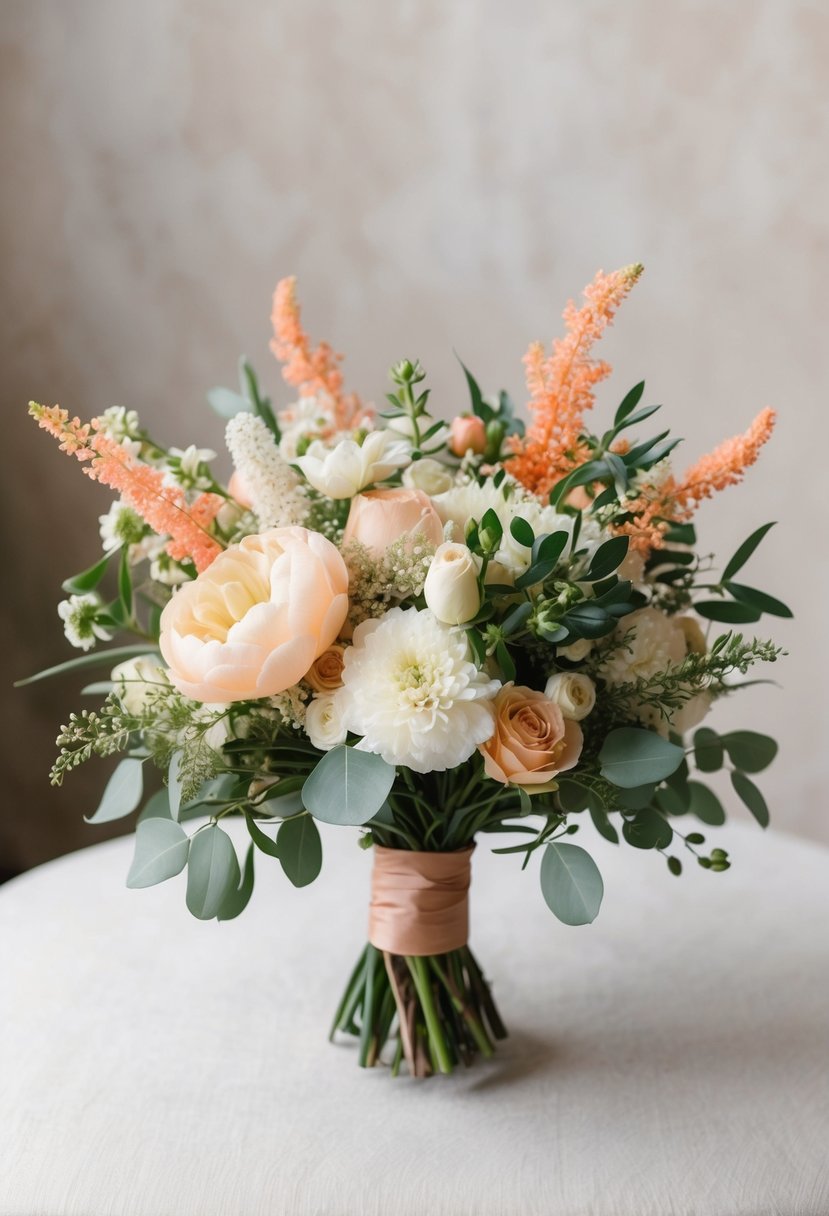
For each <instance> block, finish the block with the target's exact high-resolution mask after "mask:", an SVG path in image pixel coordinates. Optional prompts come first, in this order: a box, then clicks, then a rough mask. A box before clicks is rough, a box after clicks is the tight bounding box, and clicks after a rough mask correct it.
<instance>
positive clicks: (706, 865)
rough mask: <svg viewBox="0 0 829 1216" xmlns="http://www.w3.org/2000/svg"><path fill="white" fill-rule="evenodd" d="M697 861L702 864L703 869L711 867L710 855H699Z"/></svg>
mask: <svg viewBox="0 0 829 1216" xmlns="http://www.w3.org/2000/svg"><path fill="white" fill-rule="evenodd" d="M697 861H698V862H699V864H700V865H701V866H702V868H703V870H710V869H711V860H710V858H708V857H698V858H697Z"/></svg>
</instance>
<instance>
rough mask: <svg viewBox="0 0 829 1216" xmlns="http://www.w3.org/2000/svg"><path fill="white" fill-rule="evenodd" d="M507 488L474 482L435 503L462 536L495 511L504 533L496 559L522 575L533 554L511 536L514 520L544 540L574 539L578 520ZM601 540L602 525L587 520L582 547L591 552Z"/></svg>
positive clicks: (584, 524)
mask: <svg viewBox="0 0 829 1216" xmlns="http://www.w3.org/2000/svg"><path fill="white" fill-rule="evenodd" d="M505 484H507V483H503V482H502V484H501V486H496V485H495V484H494V483H493V481H492V480H491V479H488V480H487V481H485V482H484V483H483V485H479V484H478V483H477V482H476V481H470V482H468V483H467V484H466V485H462V486H455V487H454V488H453V489H451V490H447V491H446V492H445V493H443V494H436V495H435V496H434V497H433V499H432V501H433V503H434V504H435V509H436V510H437V513H438V515H439V516H440V517H441V519H442V520H443V522H444V523H448V522H449V521H451V522H452V523H453V524H454V525H455V527H456V529H457V533H456V534H457V535H459V536H463V535H464V529H465V528H466V525H467V523H468V522H469V520H470V519H475V520H477V521H478V522H479V523H480V521H481V519H482V518H483V516H484V514H485V513H486V512H487V511H488V510H490V509H492V510H493V511H494V512H495V514H496V515H497V516H498V518H499V520H500V521H501V527H502V528H503V530H504V534H503V537H502V540H501V548H500V549H499V550H498V553H497V555H496V556H497V558H498V561H500V562H502V563H503V565H505V566H507V567H508V569H510V570H511V571H512V572H513V573H515V574H520V573H521V572H522V571H524V570H526V569H527V567H528V566H529V564H530V550H529V549H526V548H525V547H524V546H523V545H520V544H519V543H518V541H517V540H515V539H514V538H513V535H512V533H511V532H510V523H511V522H512V520H513V519H516V518H517V517H519V516H520V518H521V519H525V520H526V521H527V523H528V524H529V525H530V527H531V528H532V530H533V532H534V533H535V535H536V536H544V535H546V534H547V533H550V532H566V533H567V534H568V536H570V535H572V532H573V523H574V517H573V516H572V515H560V514H559V513H558V511H556V509H555V508H554V507H551V506H545V505H544V504H543V503H541V502H539V501H538V499H537V498H535V497H533V496H532V495H528V494H525V493H523V492H522V491H521V490H520V489H518V488H517V487H515V486H513V489H512V493H511V494H510V495H509V496H508V497H507V495H505V494H504V492H503V486H504V485H505ZM600 539H601V533H600V530H599V528H598V525H597V524H595V523H594V521H593V520H591V519H589V518H583V523H582V530H581V534H580V540H579V544H580V546H581V545H584V546H585V547H588V548H589V547H590V546H591V545H593V544H594V543H596V542H597V541H599V540H600Z"/></svg>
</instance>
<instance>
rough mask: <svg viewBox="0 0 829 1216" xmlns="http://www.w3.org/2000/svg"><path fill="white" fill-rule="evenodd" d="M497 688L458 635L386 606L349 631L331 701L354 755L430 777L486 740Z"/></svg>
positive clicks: (426, 615)
mask: <svg viewBox="0 0 829 1216" xmlns="http://www.w3.org/2000/svg"><path fill="white" fill-rule="evenodd" d="M499 688H500V683H499V681H498V680H491V679H490V678H489V676H487V675H486V674H485V673H484V672H481V671H479V670H478V668H477V667H476V666H475V664H474V663H473V662H472V660H471V655H470V651H469V643H468V642H467V640H466V635H465V634H464V633H463V632H461V631H459V630H454V629H449V628H447V626H445V625H441V623H440V622H439V621H438V620H437V619H436V618H435V616H434V615H433V614H432V613H431V612H429V611H428V610H425V611H422V612H418V611H417V610H416V609H414V608H410V609H403V608H392V609H391V611H389V612H387V613H386V615H385V616H383V617H381V618H380V619H379V620H370V621H364V622H363V623H362V625H358V626H357V628H356V629H355V630H354V644H353V645H352V646H349V647H348V648H347V650H346V652H345V667H344V669H343V686H342V688H340V689H338V690H337V692H336V693H335V694H334V696H335V699H336V701H337V703H338V706H339V708H340V710H341V715H342V717H341V720H342V723H343V726H344V727H345V728H346V729H347V730H350V731H353V732H354V734H356V735H362V736H363V738H362V739H361V741H360V742H359V743H358V744H357V746H358V748H360V750H361V751H366V752H375V753H376V754H377V755H380V756H382V757H383V759H384V760H385V761H387V762H388V763H389V764H404V765H406V767H407V768H410V769H412V771H413V772H415V773H431V772H435V771H437V772H443V771H444V770H445V769H449V768H455V767H456V766H457V765H458V764H462V763H463V762H464V760H468V759H469V757H470V756H471V755H472V753H473V752H474V751H475V748H476V747H477V746H478V744H479V743H485V742H486V740H487V739H488V738H489V737H490V736H491V734H492V730H493V719H492V711H491V709H490V707H489V704H488V702H489V701H490V700H491V699H492V698H493V697H494V696H495V694H496V692H497V691H498V689H499Z"/></svg>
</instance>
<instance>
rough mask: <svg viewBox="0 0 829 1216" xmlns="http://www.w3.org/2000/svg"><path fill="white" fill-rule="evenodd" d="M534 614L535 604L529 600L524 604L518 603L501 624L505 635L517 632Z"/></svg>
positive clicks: (508, 635)
mask: <svg viewBox="0 0 829 1216" xmlns="http://www.w3.org/2000/svg"><path fill="white" fill-rule="evenodd" d="M532 614H533V605H532V604H531V603H529V601H527V602H526V603H523V604H516V606H515V607H514V608H513V609H512V611H511V612H510V613H509V614H508V615H507V616H506V617H505V618H504V622H503V624H502V625H501V631H502V633H503V635H504V637H506V638H508V637H510V635H511V634H513V633H516V632H517V631H518V630H519V629H520V628H521V626H522V625H524V624H525V623H526V622H527V621H528V620H529V618H530V617H531V616H532Z"/></svg>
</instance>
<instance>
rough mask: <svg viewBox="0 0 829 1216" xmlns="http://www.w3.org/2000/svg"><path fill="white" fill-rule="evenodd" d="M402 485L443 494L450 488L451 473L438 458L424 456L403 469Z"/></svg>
mask: <svg viewBox="0 0 829 1216" xmlns="http://www.w3.org/2000/svg"><path fill="white" fill-rule="evenodd" d="M403 485H404V486H405V487H406V488H407V489H408V490H422V491H423V493H424V494H443V492H444V491H445V490H451V488H452V485H453V481H452V474H451V473H450V472H449V470H448V469H447V467H446V465H445V464H441V463H440V461H439V460H433V459H432V457H431V456H424V457H423V459H422V460H414V461H412V463H411V464H410V465H409V467H408V468H407V469H404V470H403Z"/></svg>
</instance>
